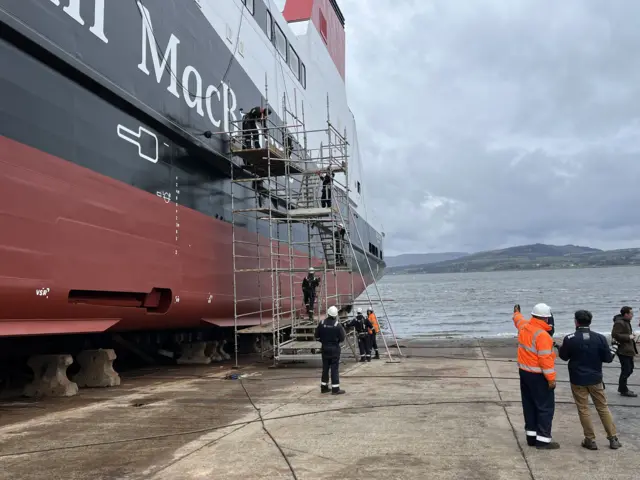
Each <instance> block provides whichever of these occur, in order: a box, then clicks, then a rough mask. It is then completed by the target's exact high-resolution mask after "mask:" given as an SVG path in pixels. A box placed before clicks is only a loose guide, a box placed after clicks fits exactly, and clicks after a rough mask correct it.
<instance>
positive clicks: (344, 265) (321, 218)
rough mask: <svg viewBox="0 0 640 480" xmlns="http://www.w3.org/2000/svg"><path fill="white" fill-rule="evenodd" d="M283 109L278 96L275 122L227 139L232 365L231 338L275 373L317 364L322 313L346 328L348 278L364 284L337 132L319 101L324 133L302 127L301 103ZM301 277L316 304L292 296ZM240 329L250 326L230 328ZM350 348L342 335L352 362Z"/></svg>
mask: <svg viewBox="0 0 640 480" xmlns="http://www.w3.org/2000/svg"><path fill="white" fill-rule="evenodd" d="M265 91H266V92H267V93H268V86H267V85H266V84H265ZM265 102H266V105H262V106H261V108H269V105H270V104H269V101H268V95H265ZM287 103H288V102H287V96H286V94H285V95H284V96H283V99H282V112H283V115H282V119H281V121H278V123H276V121H274V120H272V116H267V117H266V118H264V119H262V120H259V121H257V122H256V123H255V124H250V123H246V122H245V120H246V119H243V120H237V121H230V125H231V131H230V132H227V133H228V138H229V151H230V154H231V157H232V158H231V199H232V200H231V210H232V212H231V213H232V222H231V223H232V244H233V248H232V255H233V259H232V260H233V295H234V338H235V361H236V365H237V363H238V343H239V335H243V336H244V338H252V339H255V340H256V341H257V344H254V345H253V348H254V351H255V350H258V351H260V352H261V354H262V355H264V354H265V353H268V352H271V353H272V355H273V361H274V365H275V364H276V363H277V362H279V361H283V360H304V359H308V358H310V357H313V358H316V357H317V356H318V354H319V346H320V345H319V344H318V342H316V341H315V338H314V330H315V327H316V325H317V320H318V319H319V318H320V317H321V313H322V312H326V309H327V308H328V307H329V306H332V305H335V306H336V307H337V308H338V310H339V311H340V319H341V321H342V322H345V321H346V320H347V318H346V317H347V315H348V313H349V311H350V309H351V307H352V306H353V304H354V301H355V298H354V275H358V277H359V278H360V280H361V282H362V284H363V285H366V282H365V281H364V275H363V272H362V269H361V266H360V265H359V263H358V262H357V260H356V253H355V250H354V248H353V244H352V242H351V231H352V228H351V227H352V226H353V227H354V228H353V229H354V230H355V231H356V232H357V234H358V237H359V236H360V233H359V231H357V225H356V224H355V218H354V216H353V212H352V205H351V201H350V198H349V168H348V158H349V152H348V146H349V145H348V142H347V132H346V129H345V130H344V131H343V132H340V131H339V130H338V129H337V128H336V127H335V126H334V124H332V122H331V114H330V108H329V99H328V98H327V106H326V108H327V119H326V125H325V126H324V128H320V129H315V130H312V129H307V128H306V126H305V112H304V103H302V104H301V110H300V112H298V101H297V99H294V105H295V109H294V110H293V111H292V110H291V109H290V108H288V105H287ZM251 122H253V120H251ZM314 145H315V147H313V146H314ZM336 174H343V175H342V177H340V176H339V177H337V178H336V176H335V175H336ZM352 220H353V221H352ZM250 232H255V233H250ZM360 242H362V240H360ZM365 257H366V254H365ZM319 259H321V260H319ZM367 265H368V267H369V269H371V265H370V264H369V262H368V259H367ZM310 269H313V270H314V277H315V278H318V279H319V281H320V283H319V286H318V290H319V293H318V294H317V296H316V298H315V300H316V301H315V303H314V302H313V301H311V302H309V301H308V300H309V298H301V297H303V290H302V283H303V281H304V278H305V277H306V276H307V275H308V274H309V272H310ZM371 273H373V272H371ZM373 277H374V282H375V275H373ZM241 290H242V291H241ZM376 290H377V285H376ZM365 291H366V290H365ZM366 294H367V297H368V298H369V295H368V293H366ZM369 300H370V301H371V299H370V298H369ZM379 302H380V303H381V302H382V299H381V298H380V300H379ZM385 313H386V312H385ZM247 324H251V325H254V326H253V327H250V328H244V329H241V330H239V329H238V327H242V326H244V325H247ZM387 324H389V325H390V322H389V321H388V318H387ZM392 332H393V330H392ZM394 338H395V334H394ZM382 339H383V342H384V344H385V348H386V350H387V354H388V355H389V359H391V355H390V353H389V350H388V348H387V345H386V340H385V339H384V336H382ZM354 340H355V337H354V336H351V335H349V336H348V339H347V342H345V343H346V344H347V346H348V347H349V349H350V350H351V352H352V354H353V356H354V357H356V358H358V355H357V354H356V351H355V344H356V343H357V342H354ZM396 345H397V340H396ZM398 351H399V353H400V349H399V347H398ZM400 355H401V353H400Z"/></svg>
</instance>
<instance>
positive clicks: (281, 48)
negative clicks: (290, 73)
mask: <svg viewBox="0 0 640 480" xmlns="http://www.w3.org/2000/svg"><path fill="white" fill-rule="evenodd" d="M273 26H274V27H275V28H274V29H273V31H274V33H275V35H276V48H277V49H278V52H279V53H280V55H282V58H284V59H285V60H286V59H287V37H285V36H284V32H283V31H282V29H281V28H280V25H278V24H277V23H274V24H273Z"/></svg>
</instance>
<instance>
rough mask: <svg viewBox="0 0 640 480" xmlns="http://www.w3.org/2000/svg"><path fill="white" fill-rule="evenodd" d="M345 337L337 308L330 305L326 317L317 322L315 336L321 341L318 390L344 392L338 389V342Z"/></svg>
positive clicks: (336, 393)
mask: <svg viewBox="0 0 640 480" xmlns="http://www.w3.org/2000/svg"><path fill="white" fill-rule="evenodd" d="M346 337H347V335H346V333H345V331H344V327H343V326H342V324H341V323H340V319H339V318H338V308H337V307H335V306H333V305H332V306H331V307H329V308H328V309H327V318H325V319H324V320H322V321H321V322H320V323H318V326H317V327H316V331H315V338H316V340H318V341H319V342H320V343H322V377H321V378H320V392H321V393H329V392H331V393H332V394H333V395H340V394H342V393H345V391H344V390H341V389H340V373H339V371H338V370H339V368H340V351H341V347H340V344H341V343H342V342H344V340H345V338H346ZM329 370H331V389H330V388H329Z"/></svg>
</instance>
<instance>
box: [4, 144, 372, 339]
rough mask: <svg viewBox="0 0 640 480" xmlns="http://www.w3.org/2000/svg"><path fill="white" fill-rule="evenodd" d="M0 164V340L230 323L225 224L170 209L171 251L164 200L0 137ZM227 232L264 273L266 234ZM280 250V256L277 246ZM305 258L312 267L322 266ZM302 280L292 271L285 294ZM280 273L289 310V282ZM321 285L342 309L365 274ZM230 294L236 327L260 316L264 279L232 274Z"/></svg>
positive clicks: (266, 298)
mask: <svg viewBox="0 0 640 480" xmlns="http://www.w3.org/2000/svg"><path fill="white" fill-rule="evenodd" d="M0 165H1V166H2V173H1V174H0V205H2V207H0V209H1V210H0V226H1V229H2V231H3V232H5V233H3V236H2V239H1V240H0V265H2V268H1V270H0V299H2V300H1V301H2V305H3V308H2V311H1V312H0V336H12V335H38V334H56V333H80V332H100V331H105V330H109V331H124V330H160V329H179V328H180V329H182V328H198V327H203V326H206V325H207V324H213V325H218V326H221V327H225V326H233V325H234V294H233V252H232V225H231V224H230V223H229V222H226V221H222V220H218V219H215V218H211V217H208V216H206V215H203V214H201V213H199V212H197V211H194V210H191V209H188V208H182V209H180V208H179V209H178V211H179V219H180V220H179V221H180V235H179V238H178V240H177V241H178V244H176V239H175V236H174V233H175V229H174V225H173V220H174V215H173V214H174V213H175V212H174V209H173V208H171V211H169V210H168V209H167V203H166V201H165V200H164V199H163V198H160V197H158V196H154V195H150V194H148V193H146V192H144V191H141V190H139V189H137V188H135V187H132V186H130V185H127V184H125V183H122V182H118V181H116V180H113V179H110V178H108V177H104V176H102V175H99V174H96V173H95V172H93V171H91V170H89V169H86V168H83V167H80V166H78V165H75V164H73V163H71V162H68V161H65V160H63V159H60V158H57V157H54V156H52V155H48V154H46V153H43V152H41V151H39V150H37V149H34V148H32V147H29V146H26V145H24V144H21V143H19V142H15V141H13V140H10V139H8V138H6V137H0ZM235 234H236V236H237V238H238V239H239V240H242V241H243V242H249V243H254V244H255V247H252V246H250V245H248V244H244V243H243V247H242V248H243V249H244V251H239V252H237V253H238V255H239V256H240V255H242V256H244V257H253V258H245V259H244V260H245V261H244V264H243V265H236V267H237V268H238V269H240V268H243V269H251V268H258V267H263V268H264V265H258V264H257V256H258V251H257V249H258V248H259V249H260V250H261V251H260V255H262V256H263V260H262V262H263V263H266V261H267V259H268V256H269V239H268V238H266V237H263V236H258V235H257V234H255V233H252V232H250V231H248V230H246V229H242V228H236V232H235ZM274 248H278V245H274ZM279 248H280V249H281V253H282V254H283V255H284V254H286V253H287V248H288V247H287V246H286V245H283V244H279ZM296 255H298V256H300V257H302V256H303V254H302V252H297V253H296ZM285 258H286V257H285ZM361 261H363V259H361ZM307 262H308V260H307V259H304V258H301V259H300V263H299V265H295V267H298V268H304V267H305V266H306V265H307V264H308V263H307ZM313 262H314V263H315V264H316V265H317V266H319V267H320V268H321V262H322V260H321V259H314V260H313ZM281 268H283V269H284V270H286V269H287V268H289V266H288V265H286V264H284V263H283V264H282V265H281ZM303 275H304V274H302V273H300V274H296V275H295V276H294V279H293V281H294V282H295V283H294V288H296V286H297V285H299V283H300V281H301V280H302V276H303ZM280 277H281V282H282V283H281V285H282V287H283V291H282V298H283V302H282V303H283V308H284V309H285V310H288V309H289V303H290V302H289V301H288V297H289V296H290V281H289V278H288V276H287V275H283V274H280ZM321 278H322V277H321ZM323 280H324V281H326V283H327V286H328V288H329V294H330V295H332V294H335V293H336V282H337V285H338V288H339V291H338V293H339V294H340V295H343V296H342V297H341V302H342V303H343V304H344V305H348V304H350V303H351V302H352V300H353V298H352V289H351V281H352V280H353V293H354V294H355V295H356V296H357V295H359V294H360V293H361V292H362V291H363V289H364V287H365V282H366V283H370V282H371V281H372V278H371V276H370V275H366V276H365V278H364V282H363V280H362V277H361V276H360V275H359V274H353V275H352V274H351V273H350V272H338V274H337V278H333V276H332V275H329V278H327V279H323ZM237 288H238V295H237V300H238V301H237V303H236V307H237V308H238V314H240V315H244V316H243V317H240V319H239V320H238V322H237V325H238V326H248V325H256V324H259V323H260V322H261V321H263V322H266V321H268V320H269V317H270V315H269V312H268V309H269V307H267V306H266V305H267V303H268V302H270V301H271V288H272V287H271V277H270V274H269V273H268V272H266V273H264V272H263V273H257V272H246V273H241V274H237ZM104 292H109V294H108V295H107V294H105V293H104ZM300 297H301V295H300V294H299V293H295V301H294V305H295V307H296V308H297V309H300V310H301V309H302V300H301V299H300ZM260 298H262V308H261V305H260V300H259V299H260ZM261 309H262V310H263V311H264V313H263V315H262V318H261V317H260V315H259V314H258V313H257V312H258V311H259V310H261ZM251 312H256V313H255V314H254V315H251Z"/></svg>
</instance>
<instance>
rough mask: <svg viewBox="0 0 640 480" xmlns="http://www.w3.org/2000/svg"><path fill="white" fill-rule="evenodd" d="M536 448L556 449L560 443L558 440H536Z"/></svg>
mask: <svg viewBox="0 0 640 480" xmlns="http://www.w3.org/2000/svg"><path fill="white" fill-rule="evenodd" d="M536 448H537V449H538V450H557V449H558V448H560V444H559V443H558V442H548V443H547V442H538V441H536Z"/></svg>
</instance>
